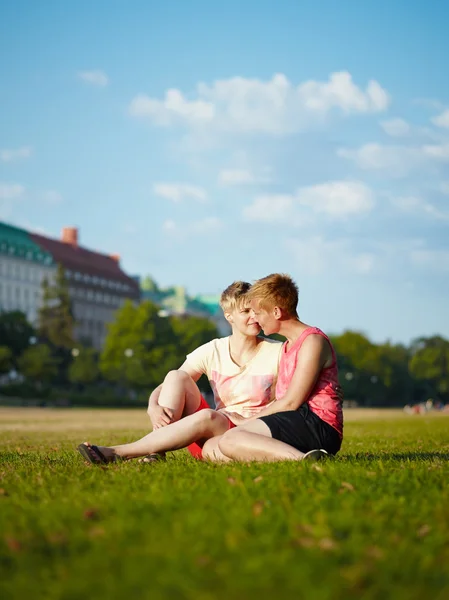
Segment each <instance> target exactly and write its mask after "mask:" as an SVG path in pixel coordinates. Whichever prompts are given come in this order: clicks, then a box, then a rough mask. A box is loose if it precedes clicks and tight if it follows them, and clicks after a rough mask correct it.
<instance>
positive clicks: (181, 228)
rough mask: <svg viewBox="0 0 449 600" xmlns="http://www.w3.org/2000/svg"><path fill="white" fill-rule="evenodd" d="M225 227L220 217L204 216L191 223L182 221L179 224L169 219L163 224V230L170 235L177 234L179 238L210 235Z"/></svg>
mask: <svg viewBox="0 0 449 600" xmlns="http://www.w3.org/2000/svg"><path fill="white" fill-rule="evenodd" d="M222 227H223V223H222V221H221V220H220V219H219V218H218V217H204V218H203V219H199V220H198V221H192V222H191V223H182V224H181V225H179V224H178V223H176V221H173V220H172V219H168V220H167V221H165V222H164V223H163V225H162V229H163V231H165V233H167V234H168V235H176V237H177V238H178V239H185V238H186V237H188V236H191V235H208V234H212V233H216V232H217V231H219V230H220V229H221V228H222Z"/></svg>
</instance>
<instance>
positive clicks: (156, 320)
mask: <svg viewBox="0 0 449 600" xmlns="http://www.w3.org/2000/svg"><path fill="white" fill-rule="evenodd" d="M158 313H159V307H158V306H156V305H155V304H153V303H152V302H149V301H145V302H142V303H141V304H140V305H139V306H134V305H133V303H132V302H131V301H127V302H125V304H124V305H123V307H122V308H121V309H120V310H119V311H118V312H117V313H116V320H115V322H114V323H112V324H111V325H109V333H108V335H107V337H106V340H105V344H104V347H103V351H102V353H101V355H100V371H101V373H102V374H103V376H104V377H105V378H106V379H108V380H109V381H114V382H117V383H122V384H126V385H127V386H129V387H132V388H147V389H148V388H152V387H155V386H156V385H158V384H159V383H160V382H161V381H162V380H163V378H164V377H165V375H166V373H167V371H169V370H171V369H175V368H177V367H179V366H180V364H181V363H180V360H181V359H180V352H179V348H178V346H177V340H176V336H175V334H174V331H173V328H172V326H171V322H170V319H168V318H164V317H160V316H159V315H158Z"/></svg>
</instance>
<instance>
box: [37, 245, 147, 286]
mask: <svg viewBox="0 0 449 600" xmlns="http://www.w3.org/2000/svg"><path fill="white" fill-rule="evenodd" d="M30 238H31V239H32V240H33V241H34V242H36V244H38V245H39V246H41V248H44V250H47V252H50V254H52V256H53V259H54V260H55V262H57V263H61V264H62V266H63V267H64V268H66V269H70V270H71V271H78V272H80V273H86V274H88V275H96V276H97V277H103V278H105V279H112V280H113V281H121V282H123V283H127V284H128V285H129V286H130V287H131V289H132V290H133V291H134V292H135V293H136V294H139V284H138V283H137V281H135V280H134V279H132V278H131V277H129V276H128V275H126V273H124V272H123V271H122V270H121V268H120V265H119V264H118V262H117V261H116V260H115V259H114V258H112V257H111V256H108V255H106V254H100V253H99V252H94V251H92V250H87V248H82V247H81V246H74V245H72V244H67V243H65V242H61V241H59V240H54V239H52V238H48V237H44V236H43V235H38V234H37V233H30Z"/></svg>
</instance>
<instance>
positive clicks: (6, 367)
mask: <svg viewBox="0 0 449 600" xmlns="http://www.w3.org/2000/svg"><path fill="white" fill-rule="evenodd" d="M12 359H13V354H12V352H11V349H10V348H8V347H7V346H0V375H3V374H4V373H9V371H10V370H11V369H12V367H13V360H12Z"/></svg>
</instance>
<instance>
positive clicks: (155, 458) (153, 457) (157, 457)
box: [139, 452, 167, 464]
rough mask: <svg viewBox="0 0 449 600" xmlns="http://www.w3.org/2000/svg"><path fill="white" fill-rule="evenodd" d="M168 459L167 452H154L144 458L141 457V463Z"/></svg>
mask: <svg viewBox="0 0 449 600" xmlns="http://www.w3.org/2000/svg"><path fill="white" fill-rule="evenodd" d="M164 460H167V457H166V456H165V452H153V453H152V454H147V455H146V456H144V457H143V458H140V459H139V462H140V463H145V464H146V463H155V462H161V461H164Z"/></svg>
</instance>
